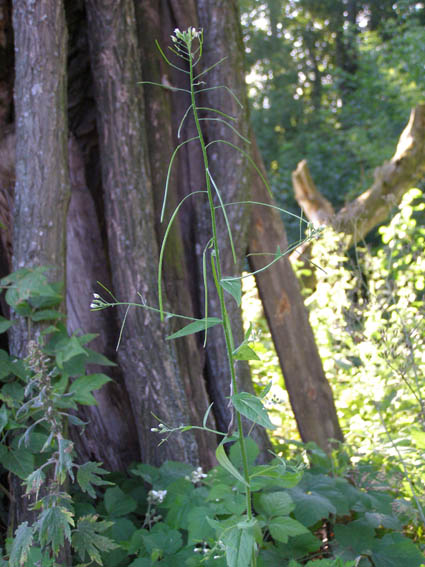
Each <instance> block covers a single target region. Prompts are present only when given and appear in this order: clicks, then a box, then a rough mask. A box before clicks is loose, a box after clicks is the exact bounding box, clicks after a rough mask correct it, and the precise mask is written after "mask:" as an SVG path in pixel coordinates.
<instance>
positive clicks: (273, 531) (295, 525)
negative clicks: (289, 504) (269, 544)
mask: <svg viewBox="0 0 425 567" xmlns="http://www.w3.org/2000/svg"><path fill="white" fill-rule="evenodd" d="M268 527H269V531H270V535H271V536H272V538H273V539H274V540H276V541H280V542H282V543H286V542H287V541H288V538H289V537H294V536H298V535H303V534H306V533H309V530H308V529H307V528H306V527H305V526H303V525H302V524H301V523H300V522H298V521H297V520H294V519H293V518H290V517H289V516H286V517H278V518H273V519H272V520H271V521H270V522H269V523H268Z"/></svg>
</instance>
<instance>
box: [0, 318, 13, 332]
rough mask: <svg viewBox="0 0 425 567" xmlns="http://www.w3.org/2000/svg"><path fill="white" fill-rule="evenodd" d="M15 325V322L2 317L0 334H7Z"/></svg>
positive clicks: (0, 319)
mask: <svg viewBox="0 0 425 567" xmlns="http://www.w3.org/2000/svg"><path fill="white" fill-rule="evenodd" d="M14 323H15V321H9V319H6V318H5V317H2V316H1V315H0V333H4V332H6V331H7V330H8V329H9V328H10V327H11V326H12V325H13V324H14Z"/></svg>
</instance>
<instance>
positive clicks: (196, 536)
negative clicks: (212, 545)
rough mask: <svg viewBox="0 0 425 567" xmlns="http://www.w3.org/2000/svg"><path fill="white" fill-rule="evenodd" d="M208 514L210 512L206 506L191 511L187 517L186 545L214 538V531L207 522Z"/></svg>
mask: <svg viewBox="0 0 425 567" xmlns="http://www.w3.org/2000/svg"><path fill="white" fill-rule="evenodd" d="M209 514H211V510H210V508H207V507H206V506H197V507H196V508H192V509H191V511H190V512H189V515H188V532H189V534H188V545H193V544H195V543H198V542H201V541H207V540H208V539H209V538H214V535H215V530H214V529H213V528H212V527H211V525H210V524H209V522H208V520H207V517H208V515H209Z"/></svg>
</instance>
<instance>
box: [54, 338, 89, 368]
mask: <svg viewBox="0 0 425 567" xmlns="http://www.w3.org/2000/svg"><path fill="white" fill-rule="evenodd" d="M77 356H84V357H86V356H87V353H86V351H85V349H84V348H83V347H82V346H81V345H80V342H79V340H78V338H77V337H75V336H72V337H69V338H68V340H66V341H64V343H63V345H62V348H61V349H60V350H59V351H58V352H57V354H56V362H57V364H58V366H59V368H63V365H64V363H65V362H68V361H70V360H71V359H72V358H75V357H77Z"/></svg>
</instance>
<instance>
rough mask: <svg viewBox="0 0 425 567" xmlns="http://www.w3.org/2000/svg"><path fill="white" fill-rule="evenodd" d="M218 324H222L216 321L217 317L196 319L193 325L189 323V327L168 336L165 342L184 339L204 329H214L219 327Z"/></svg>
mask: <svg viewBox="0 0 425 567" xmlns="http://www.w3.org/2000/svg"><path fill="white" fill-rule="evenodd" d="M220 323H222V320H221V319H218V318H217V317H207V318H206V319H198V320H197V321H193V323H189V325H186V326H185V327H183V328H182V329H180V330H179V331H177V332H176V333H173V334H172V335H169V336H168V337H167V340H171V339H178V338H179V337H185V336H187V335H193V334H194V333H199V332H200V331H205V328H209V327H214V326H215V325H219V324H220Z"/></svg>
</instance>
